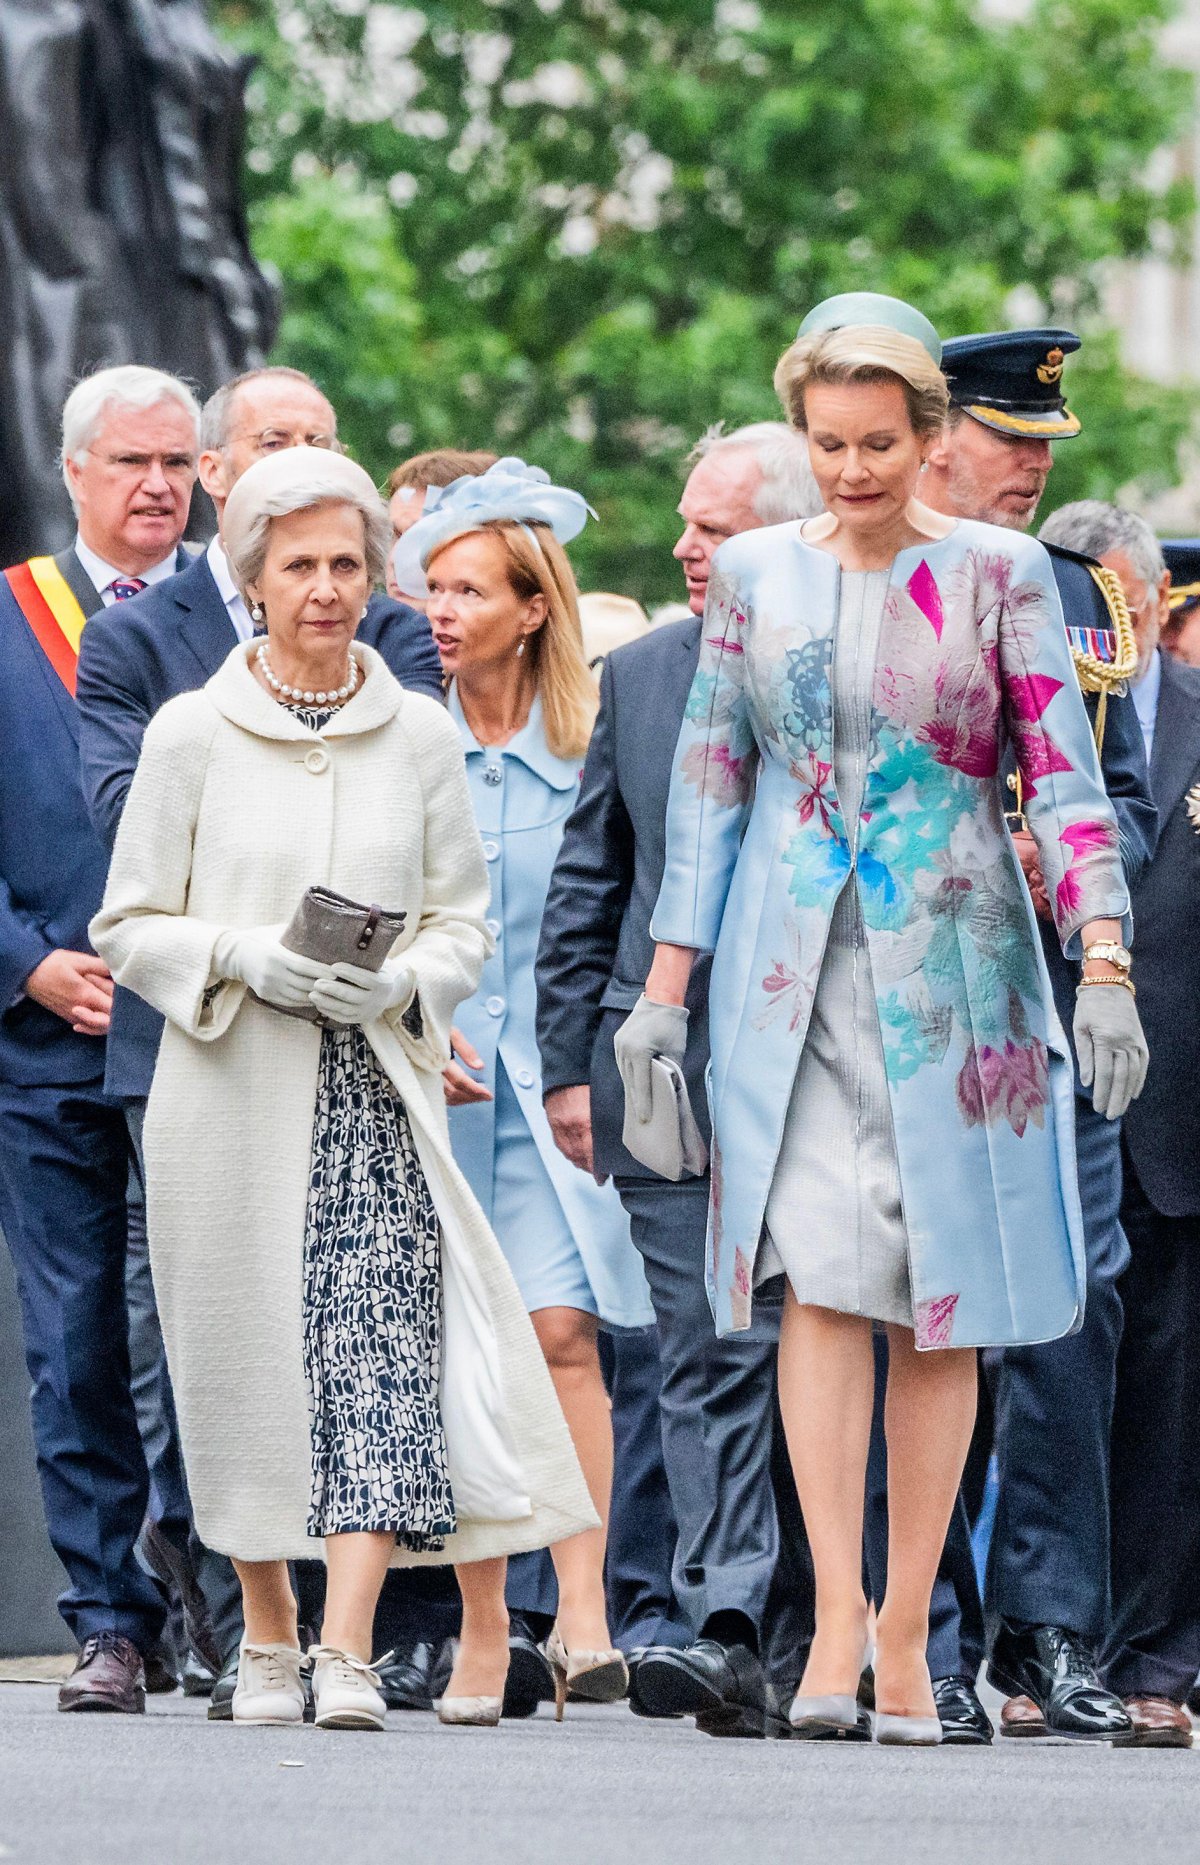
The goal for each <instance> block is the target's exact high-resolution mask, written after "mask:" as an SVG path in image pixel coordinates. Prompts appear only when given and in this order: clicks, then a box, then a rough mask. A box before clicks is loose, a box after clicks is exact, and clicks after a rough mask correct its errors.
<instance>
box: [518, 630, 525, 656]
mask: <svg viewBox="0 0 1200 1865" xmlns="http://www.w3.org/2000/svg"><path fill="white" fill-rule="evenodd" d="M524 652H525V637H524V635H522V637H521V639H520V640H519V641H518V642H517V659H518V660H520V658H521V656H522V654H524Z"/></svg>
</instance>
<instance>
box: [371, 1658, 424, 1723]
mask: <svg viewBox="0 0 1200 1865" xmlns="http://www.w3.org/2000/svg"><path fill="white" fill-rule="evenodd" d="M434 1655H435V1654H434V1648H433V1646H432V1645H427V1644H424V1643H422V1644H418V1645H414V1646H413V1648H412V1650H411V1651H408V1652H401V1653H399V1654H396V1655H394V1656H393V1658H392V1661H391V1663H390V1664H385V1665H384V1666H383V1667H382V1669H381V1670H380V1673H379V1691H380V1695H381V1696H382V1698H383V1700H384V1702H385V1703H386V1704H387V1706H388V1708H389V1710H424V1711H426V1712H427V1713H428V1712H430V1711H432V1709H433V1688H432V1676H433V1669H434Z"/></svg>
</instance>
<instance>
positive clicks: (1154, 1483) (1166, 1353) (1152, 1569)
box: [1103, 1148, 1200, 1703]
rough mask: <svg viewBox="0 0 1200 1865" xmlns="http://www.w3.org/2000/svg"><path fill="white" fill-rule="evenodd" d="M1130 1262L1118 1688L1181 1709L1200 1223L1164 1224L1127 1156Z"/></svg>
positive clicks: (1118, 1471) (1195, 1601)
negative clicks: (1162, 1699) (1166, 1700)
mask: <svg viewBox="0 0 1200 1865" xmlns="http://www.w3.org/2000/svg"><path fill="white" fill-rule="evenodd" d="M1121 1215H1122V1220H1123V1222H1124V1226H1125V1231H1126V1235H1127V1236H1128V1238H1129V1246H1130V1251H1131V1253H1132V1254H1131V1260H1130V1264H1129V1268H1128V1269H1127V1270H1126V1272H1125V1275H1124V1277H1123V1278H1122V1282H1121V1297H1122V1300H1123V1302H1124V1304H1125V1335H1124V1339H1123V1340H1122V1343H1121V1352H1120V1356H1119V1359H1118V1363H1117V1402H1116V1408H1115V1410H1114V1413H1113V1431H1112V1596H1113V1609H1112V1626H1111V1631H1110V1634H1109V1638H1108V1642H1107V1645H1106V1647H1105V1651H1104V1666H1103V1668H1104V1674H1105V1680H1106V1682H1107V1683H1108V1685H1109V1688H1110V1689H1112V1690H1115V1691H1116V1692H1117V1694H1118V1695H1119V1696H1122V1697H1138V1696H1158V1697H1170V1698H1171V1699H1172V1700H1173V1701H1174V1702H1176V1703H1182V1702H1183V1701H1184V1699H1185V1698H1186V1697H1187V1695H1188V1692H1189V1691H1190V1690H1191V1689H1192V1688H1193V1686H1194V1685H1195V1682H1196V1678H1197V1674H1198V1673H1200V1432H1198V1431H1197V1428H1196V1398H1197V1393H1200V1217H1164V1216H1163V1215H1162V1214H1161V1212H1158V1211H1156V1210H1155V1209H1154V1208H1153V1206H1152V1205H1151V1204H1150V1201H1149V1199H1148V1198H1147V1197H1146V1194H1145V1192H1144V1191H1143V1189H1142V1186H1141V1183H1140V1181H1139V1179H1138V1176H1137V1173H1136V1171H1135V1170H1134V1167H1133V1163H1132V1161H1131V1159H1130V1157H1129V1152H1128V1148H1126V1149H1125V1196H1124V1202H1123V1204H1122V1208H1121Z"/></svg>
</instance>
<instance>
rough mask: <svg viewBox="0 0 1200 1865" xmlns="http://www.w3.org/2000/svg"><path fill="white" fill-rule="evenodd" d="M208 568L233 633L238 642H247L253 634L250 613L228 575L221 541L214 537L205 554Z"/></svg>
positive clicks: (226, 558)
mask: <svg viewBox="0 0 1200 1865" xmlns="http://www.w3.org/2000/svg"><path fill="white" fill-rule="evenodd" d="M205 555H206V556H207V558H208V567H209V569H210V570H211V571H212V578H213V582H214V583H215V584H216V586H217V588H218V589H219V590H220V592H221V601H222V602H223V603H224V604H225V613H226V614H227V615H228V617H229V620H230V622H231V623H232V624H233V632H234V634H235V635H236V636H237V638H238V640H239V641H249V640H250V638H251V636H252V635H253V633H254V623H253V622H252V621H251V620H250V611H249V609H248V608H247V607H246V605H245V603H244V602H243V601H242V593H241V591H240V590H239V588H238V586H237V584H236V583H235V582H234V580H233V577H232V576H231V575H230V573H229V559H228V557H227V556H226V555H225V552H224V551H223V550H222V549H221V540H220V538H219V537H215V538H214V539H213V541H212V543H211V544H210V545H209V547H208V550H207V551H206V552H205Z"/></svg>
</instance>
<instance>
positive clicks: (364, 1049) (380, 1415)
mask: <svg viewBox="0 0 1200 1865" xmlns="http://www.w3.org/2000/svg"><path fill="white" fill-rule="evenodd" d="M441 1360H442V1280H441V1233H440V1230H439V1227H438V1220H437V1214H436V1212H435V1210H434V1207H433V1200H432V1198H431V1196H430V1192H429V1187H428V1185H427V1184H426V1181H425V1176H424V1174H423V1172H422V1171H421V1166H420V1162H419V1160H418V1158H417V1153H416V1148H415V1147H414V1145H413V1139H412V1133H411V1130H410V1128H409V1124H408V1116H407V1114H406V1112H405V1110H404V1106H403V1103H402V1102H401V1101H400V1099H399V1096H398V1095H397V1094H396V1092H395V1089H394V1087H393V1086H392V1083H391V1082H390V1081H389V1080H388V1077H387V1076H386V1074H385V1073H384V1071H383V1069H382V1068H381V1066H380V1064H379V1061H378V1058H377V1057H376V1055H375V1052H374V1050H373V1049H372V1048H371V1045H370V1044H369V1043H368V1041H367V1039H366V1037H365V1036H364V1034H363V1032H362V1030H361V1029H360V1028H358V1027H351V1028H349V1029H330V1030H326V1031H325V1033H324V1035H323V1037H322V1041H321V1061H320V1069H319V1076H318V1084H317V1105H316V1117H315V1123H314V1127H313V1148H312V1175H311V1179H310V1181H309V1194H308V1216H307V1222H306V1225H305V1237H304V1364H305V1374H306V1377H307V1380H308V1391H309V1404H310V1408H311V1413H312V1442H313V1484H312V1504H311V1509H310V1513H309V1533H310V1534H312V1535H331V1534H339V1533H346V1532H349V1531H354V1530H365V1529H373V1530H383V1531H385V1532H387V1533H390V1534H394V1535H395V1536H396V1539H397V1541H398V1542H399V1544H400V1545H401V1546H402V1547H404V1548H407V1549H410V1550H412V1551H414V1552H424V1551H431V1552H432V1551H437V1550H440V1549H441V1548H442V1547H443V1546H444V1538H445V1536H446V1535H448V1534H451V1533H452V1532H453V1530H454V1527H455V1520H454V1499H453V1497H452V1495H451V1491H450V1479H449V1475H448V1471H447V1462H446V1440H445V1435H444V1433H443V1430H442V1418H441V1407H440V1403H439V1385H440V1380H441Z"/></svg>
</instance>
